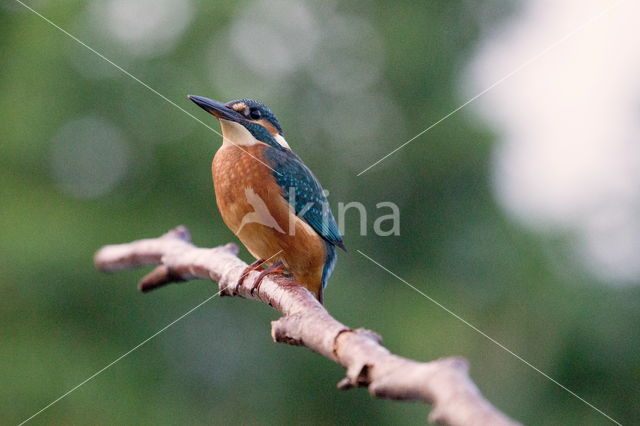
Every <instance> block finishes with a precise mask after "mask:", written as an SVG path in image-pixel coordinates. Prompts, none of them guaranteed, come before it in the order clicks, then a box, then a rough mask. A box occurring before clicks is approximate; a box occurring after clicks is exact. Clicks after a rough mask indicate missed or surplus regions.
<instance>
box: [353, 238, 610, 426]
mask: <svg viewBox="0 0 640 426" xmlns="http://www.w3.org/2000/svg"><path fill="white" fill-rule="evenodd" d="M356 251H357V252H358V253H360V254H361V255H362V256H364V257H365V258H366V259H368V260H369V261H371V262H372V263H374V264H376V265H378V267H380V268H381V269H383V270H384V271H386V272H388V273H389V274H391V275H392V276H394V277H395V278H397V279H398V280H400V281H402V282H403V283H404V284H406V285H407V286H408V287H410V288H412V289H413V290H415V291H416V292H418V293H420V294H421V295H422V296H423V297H425V298H426V299H428V300H429V301H431V302H433V303H434V304H436V305H437V306H438V307H440V308H442V309H443V310H444V311H446V312H447V313H448V314H450V315H452V316H453V317H455V318H456V319H457V320H459V321H461V322H462V323H464V324H465V325H466V326H468V327H470V328H472V329H473V330H474V331H476V332H478V333H479V334H481V335H482V336H484V337H486V338H487V339H489V340H490V341H491V342H493V343H494V344H496V345H497V346H498V347H500V348H501V349H503V350H505V351H506V352H508V353H509V354H511V355H513V356H514V357H515V358H517V359H518V360H519V361H521V362H523V363H524V364H525V365H527V366H529V367H531V368H532V369H533V370H535V371H536V372H538V373H540V374H541V375H542V376H544V377H545V378H547V379H548V380H550V381H551V382H553V383H555V384H556V385H558V386H560V387H561V388H562V389H564V390H565V391H567V392H568V393H570V394H571V395H573V396H574V397H576V398H578V399H579V400H580V401H582V402H584V403H585V404H586V405H588V406H589V407H591V408H593V409H594V410H595V411H597V412H598V413H600V414H602V415H603V416H605V417H606V418H607V419H609V420H611V421H612V422H613V423H615V424H617V425H620V426H621V424H620V423H619V422H618V421H616V420H615V419H613V418H612V417H611V416H609V415H608V414H607V413H605V412H604V411H602V410H600V409H599V408H598V407H596V406H595V405H593V404H591V403H590V402H588V401H587V400H585V399H584V398H582V397H581V396H580V395H578V394H577V393H575V392H574V391H572V390H571V389H569V388H567V387H566V386H564V385H563V384H562V383H560V382H558V381H557V380H555V379H554V378H553V377H551V376H549V375H548V374H547V373H545V372H544V371H542V370H540V369H539V368H538V367H536V366H535V365H533V364H531V363H530V362H529V361H527V360H526V359H524V358H522V357H521V356H520V355H518V354H517V353H515V352H513V351H512V350H511V349H509V348H507V347H506V346H505V345H503V344H502V343H500V342H498V341H497V340H496V339H494V338H493V337H491V336H489V335H488V334H487V333H485V332H484V331H482V330H480V329H479V328H478V327H476V326H475V325H473V324H471V323H470V322H469V321H467V320H465V319H464V318H462V317H461V316H460V315H458V314H456V313H455V312H453V311H452V310H451V309H449V308H447V307H446V306H444V305H443V304H441V303H440V302H438V301H437V300H435V299H434V298H433V297H431V296H429V295H428V294H426V293H424V292H423V291H422V290H420V289H418V288H416V287H415V286H413V285H411V284H410V283H409V282H408V281H406V280H405V279H403V278H401V277H400V276H398V275H396V274H395V273H393V272H392V271H390V270H389V269H388V268H386V267H384V266H382V265H381V264H380V263H378V262H376V261H375V260H373V259H372V258H371V257H369V256H367V255H366V254H364V253H363V252H362V251H360V250H356Z"/></svg>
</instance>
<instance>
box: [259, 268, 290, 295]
mask: <svg viewBox="0 0 640 426" xmlns="http://www.w3.org/2000/svg"><path fill="white" fill-rule="evenodd" d="M286 272H287V270H286V268H285V267H284V264H283V263H282V262H281V261H277V262H276V263H274V264H273V265H271V266H270V267H268V268H267V269H265V270H264V271H262V272H260V275H258V278H256V281H255V282H254V283H253V287H252V288H251V295H252V296H253V293H254V292H256V291H258V290H259V289H260V284H262V280H263V279H264V277H266V276H267V275H271V274H284V273H286Z"/></svg>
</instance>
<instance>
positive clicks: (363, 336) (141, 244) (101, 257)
mask: <svg viewBox="0 0 640 426" xmlns="http://www.w3.org/2000/svg"><path fill="white" fill-rule="evenodd" d="M237 254H238V248H237V246H236V245H234V244H227V245H225V246H220V247H216V248H212V249H204V248H198V247H195V246H194V245H193V244H191V238H190V235H189V231H188V230H187V229H186V228H185V227H182V226H180V227H178V228H176V229H174V230H171V231H169V232H168V233H166V234H165V235H163V236H161V237H159V238H153V239H146V240H138V241H134V242H131V243H127V244H119V245H111V246H105V247H103V248H102V249H100V250H99V251H98V252H97V253H96V255H95V264H96V267H97V268H99V269H101V270H103V271H109V272H110V271H117V270H123V269H133V268H138V267H140V266H144V265H159V266H157V267H156V268H155V269H154V270H153V271H152V272H151V273H149V274H147V275H146V276H145V277H144V278H143V279H142V280H141V281H140V285H139V288H140V290H141V291H143V292H146V291H150V290H153V289H156V288H159V287H161V286H164V285H167V284H170V283H174V282H181V281H187V280H192V279H207V280H212V281H216V282H218V286H219V290H220V294H221V295H222V296H240V297H244V298H247V299H254V300H259V301H261V302H263V303H266V304H269V305H270V306H272V307H273V308H274V309H276V310H278V311H279V312H280V313H282V314H283V317H282V318H280V319H279V320H277V321H273V322H272V323H271V335H272V337H273V339H274V340H275V341H276V342H281V343H287V344H290V345H299V346H306V347H307V348H309V349H311V350H313V351H315V352H317V353H319V354H320V355H323V356H325V357H327V358H329V359H331V360H333V361H335V362H337V363H338V364H340V365H342V366H343V367H345V368H346V377H345V378H344V379H342V380H341V381H340V382H339V383H338V388H339V389H349V388H352V387H367V388H368V389H369V393H370V394H371V395H373V396H375V397H379V398H389V399H395V400H417V401H422V402H426V403H428V404H431V405H432V406H433V408H432V410H431V414H430V415H429V421H431V422H435V423H440V424H448V425H493V426H496V425H516V424H518V423H516V422H514V421H513V420H511V419H509V418H508V417H507V416H505V415H504V414H503V413H501V412H500V411H498V410H497V409H496V408H495V407H494V406H493V405H491V403H489V402H488V401H487V400H486V399H485V398H484V397H483V396H482V395H481V394H480V391H479V390H478V388H477V387H476V385H475V384H474V383H473V381H472V380H471V379H470V378H469V375H468V370H469V367H468V364H467V361H466V360H465V359H463V358H459V357H450V358H441V359H437V360H435V361H431V362H417V361H413V360H410V359H407V358H403V357H400V356H397V355H394V354H392V353H391V352H389V350H387V349H386V348H385V347H383V346H382V345H381V338H380V336H379V335H377V334H376V333H374V332H372V331H369V330H365V329H355V330H354V329H351V328H349V327H347V326H345V325H344V324H342V323H340V322H338V321H337V320H335V319H334V318H333V317H332V316H331V315H330V314H329V312H327V310H326V309H325V308H324V307H323V306H322V305H321V304H320V303H318V301H317V300H316V299H315V297H314V296H313V295H312V294H311V293H310V292H308V291H307V290H306V289H305V288H303V287H301V286H299V285H298V284H296V283H295V282H294V281H293V280H292V279H291V278H288V277H285V276H281V275H269V276H267V277H266V278H265V279H264V280H263V281H262V283H261V285H260V287H259V289H258V291H256V292H255V293H254V294H252V291H251V289H252V287H253V283H254V281H255V279H256V278H257V276H258V272H251V273H250V274H249V275H248V276H247V278H246V279H245V280H244V282H243V284H242V285H241V286H240V287H238V288H237V289H236V284H237V282H238V280H239V278H240V275H241V274H242V272H243V270H244V269H245V268H246V267H247V265H246V264H245V263H244V262H243V261H242V260H240V259H239V258H238V257H237Z"/></svg>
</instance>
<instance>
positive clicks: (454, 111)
mask: <svg viewBox="0 0 640 426" xmlns="http://www.w3.org/2000/svg"><path fill="white" fill-rule="evenodd" d="M622 1H623V0H619V1H617V2H615V3H612V4H611V5H609V6H608V7H606V8H605V9H604V10H602V11H601V12H600V13H598V14H597V15H595V16H593V17H591V18H590V19H588V20H587V21H586V22H584V23H583V24H581V25H578V26H577V27H575V28H574V29H573V30H571V31H570V32H569V33H567V34H566V35H565V36H563V37H562V38H560V39H559V40H558V41H556V42H555V43H552V44H551V45H549V46H547V47H546V48H544V49H543V50H541V51H540V52H538V53H537V54H536V55H534V56H533V57H531V58H530V59H529V60H527V61H525V62H523V63H522V64H520V65H519V66H518V67H517V68H515V69H514V70H513V71H511V72H510V73H508V74H507V75H505V76H504V77H502V78H500V79H499V80H498V81H496V82H494V83H493V84H492V85H491V86H489V87H487V88H486V89H484V90H483V91H482V92H480V93H478V94H477V95H475V96H474V97H472V98H471V99H469V100H468V101H466V102H465V103H463V104H462V105H460V106H459V107H457V108H456V109H454V110H453V111H451V112H450V113H448V114H447V115H445V116H444V117H442V118H441V119H440V120H438V121H436V122H435V123H433V124H432V125H430V126H429V127H427V128H426V129H424V130H423V131H421V132H420V133H418V134H417V135H415V136H414V137H412V138H411V139H409V140H408V141H406V142H405V143H403V144H402V145H400V146H399V147H397V148H395V149H394V150H393V151H391V152H390V153H388V154H387V155H385V156H384V157H382V158H380V159H379V160H378V161H376V162H375V163H373V164H371V165H370V166H369V167H367V168H366V169H364V170H362V171H361V172H360V173H358V174H357V175H356V176H360V175H362V174H364V173H365V172H367V171H368V170H369V169H371V168H372V167H374V166H376V165H378V164H380V163H382V162H383V161H384V160H386V159H387V158H389V157H390V156H392V155H393V154H395V153H396V152H398V151H400V150H401V149H402V148H404V147H405V146H407V145H409V144H410V143H411V142H413V141H414V140H415V139H417V138H419V137H420V136H422V135H423V134H425V133H427V132H428V131H429V130H431V129H433V128H434V127H436V126H437V125H438V124H440V123H442V122H443V121H444V120H446V119H447V118H449V117H451V116H452V115H454V114H455V113H457V112H458V111H460V110H461V109H462V108H464V107H466V106H467V105H469V104H470V103H471V102H473V101H475V100H476V99H478V98H479V97H480V96H482V95H484V94H485V93H487V92H488V91H490V90H491V89H493V88H494V87H496V86H498V85H500V84H502V83H503V82H504V81H505V80H507V79H509V78H510V77H512V76H513V75H514V74H517V73H518V72H520V71H522V70H523V69H524V68H526V67H527V66H529V65H531V64H532V63H533V62H535V61H537V60H538V59H540V58H541V57H543V56H544V55H546V54H547V53H549V52H550V51H552V50H553V49H555V48H556V47H558V46H559V45H561V44H562V43H564V42H566V41H567V40H569V39H570V38H571V37H573V36H574V35H576V34H577V33H578V32H580V31H582V30H584V29H585V28H586V27H588V26H589V25H591V24H593V23H594V22H596V21H598V20H599V19H600V18H602V17H603V16H604V15H605V14H607V13H608V12H609V11H611V9H612V8H613V7H614V6H616V5H618V4H619V3H622Z"/></svg>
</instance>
